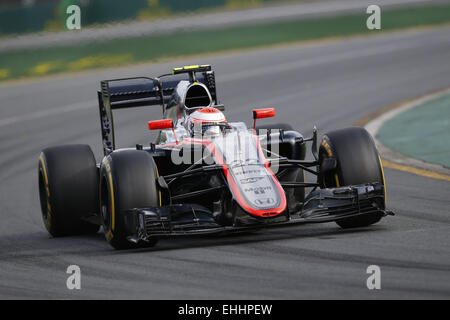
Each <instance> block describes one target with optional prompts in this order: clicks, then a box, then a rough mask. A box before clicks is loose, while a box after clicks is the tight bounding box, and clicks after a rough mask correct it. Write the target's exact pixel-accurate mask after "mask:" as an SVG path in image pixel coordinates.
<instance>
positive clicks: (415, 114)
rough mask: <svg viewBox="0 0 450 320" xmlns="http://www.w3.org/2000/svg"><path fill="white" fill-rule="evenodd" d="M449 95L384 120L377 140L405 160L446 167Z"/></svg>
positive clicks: (449, 148)
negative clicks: (409, 159) (412, 159)
mask: <svg viewBox="0 0 450 320" xmlns="http://www.w3.org/2000/svg"><path fill="white" fill-rule="evenodd" d="M449 106H450V94H446V95H443V96H440V97H438V98H435V99H433V100H430V101H427V102H425V103H423V104H422V105H420V106H418V107H416V108H413V109H411V110H408V111H405V112H403V113H400V114H399V115H397V116H395V117H393V118H391V119H389V120H388V121H386V122H385V123H384V124H383V125H382V126H381V128H380V130H379V131H378V135H377V138H378V139H379V140H380V141H381V143H383V144H384V145H385V146H387V147H388V148H390V149H392V150H396V151H398V152H400V153H402V154H404V155H407V156H409V157H412V158H415V159H420V160H423V161H425V162H429V163H436V164H440V165H442V166H444V167H447V168H450V108H449Z"/></svg>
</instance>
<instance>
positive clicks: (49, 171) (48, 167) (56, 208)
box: [38, 145, 99, 237]
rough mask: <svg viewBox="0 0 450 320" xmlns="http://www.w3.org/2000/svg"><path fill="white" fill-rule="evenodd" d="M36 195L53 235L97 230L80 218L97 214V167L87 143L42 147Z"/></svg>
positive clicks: (77, 233)
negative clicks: (37, 193) (37, 194)
mask: <svg viewBox="0 0 450 320" xmlns="http://www.w3.org/2000/svg"><path fill="white" fill-rule="evenodd" d="M38 176H39V198H40V204H41V212H42V218H43V220H44V225H45V227H46V229H47V231H48V232H49V233H50V234H51V235H52V236H54V237H61V236H68V235H79V234H89V233H96V232H97V231H98V229H99V226H98V225H95V224H91V223H89V222H87V221H84V220H82V217H84V216H89V215H95V214H97V213H98V203H99V201H98V170H97V167H96V163H95V157H94V154H93V153H92V150H91V148H90V147H89V146H87V145H64V146H57V147H51V148H47V149H44V150H43V151H42V152H41V154H40V156H39V170H38Z"/></svg>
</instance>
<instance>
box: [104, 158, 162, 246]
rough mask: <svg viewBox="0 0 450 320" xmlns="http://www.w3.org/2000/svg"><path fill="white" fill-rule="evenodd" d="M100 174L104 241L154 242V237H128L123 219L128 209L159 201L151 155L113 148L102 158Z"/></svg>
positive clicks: (151, 243) (153, 243)
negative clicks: (134, 239) (143, 239)
mask: <svg viewBox="0 0 450 320" xmlns="http://www.w3.org/2000/svg"><path fill="white" fill-rule="evenodd" d="M100 177H101V180H100V212H101V216H102V225H103V230H104V232H105V237H106V240H107V241H108V243H109V244H110V245H111V246H112V247H114V248H115V249H132V248H140V247H148V246H153V245H155V244H156V242H157V240H156V239H153V240H152V241H150V242H148V243H141V244H135V243H132V242H130V241H128V240H127V237H128V236H130V231H129V230H128V228H127V226H126V220H125V214H126V211H127V210H129V209H133V208H148V207H158V206H160V205H161V193H160V190H159V188H158V186H157V182H156V180H157V178H158V171H157V168H156V164H155V161H154V160H153V157H152V156H151V155H150V154H149V153H147V152H146V151H141V150H123V151H116V152H113V153H111V154H110V155H109V156H108V157H106V158H105V159H104V160H103V163H102V166H101V172H100Z"/></svg>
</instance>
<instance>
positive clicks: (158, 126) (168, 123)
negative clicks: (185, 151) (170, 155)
mask: <svg viewBox="0 0 450 320" xmlns="http://www.w3.org/2000/svg"><path fill="white" fill-rule="evenodd" d="M148 129H149V130H164V129H172V132H173V136H174V138H175V142H176V144H178V139H177V136H176V134H175V130H174V128H173V121H172V119H161V120H153V121H149V122H148Z"/></svg>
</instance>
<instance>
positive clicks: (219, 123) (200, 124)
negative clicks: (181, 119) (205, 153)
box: [189, 107, 227, 136]
mask: <svg viewBox="0 0 450 320" xmlns="http://www.w3.org/2000/svg"><path fill="white" fill-rule="evenodd" d="M189 118H190V123H189V126H190V128H189V129H190V130H191V132H192V133H193V134H195V133H197V134H200V133H201V135H202V136H218V135H220V133H221V132H222V130H223V128H224V126H223V124H226V122H227V119H226V118H225V116H224V114H223V113H222V112H221V111H220V110H218V109H216V108H213V107H206V108H202V109H199V110H196V111H195V112H193V113H191V115H190V117H189Z"/></svg>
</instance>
